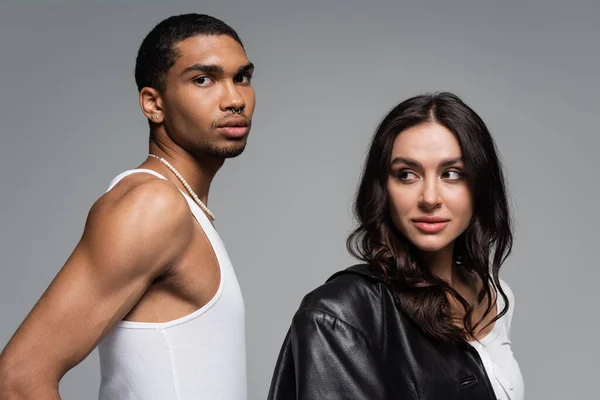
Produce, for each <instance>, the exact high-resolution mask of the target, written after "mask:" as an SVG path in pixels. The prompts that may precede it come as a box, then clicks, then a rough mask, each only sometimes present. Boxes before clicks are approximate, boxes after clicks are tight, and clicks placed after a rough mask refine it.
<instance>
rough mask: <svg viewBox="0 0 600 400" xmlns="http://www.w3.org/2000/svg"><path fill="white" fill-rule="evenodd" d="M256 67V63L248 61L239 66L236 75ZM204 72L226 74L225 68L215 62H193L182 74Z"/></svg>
mask: <svg viewBox="0 0 600 400" xmlns="http://www.w3.org/2000/svg"><path fill="white" fill-rule="evenodd" d="M253 69H254V64H252V63H248V64H246V65H242V66H241V67H239V68H238V70H237V73H236V75H240V74H244V73H248V72H251V71H252V70H253ZM192 71H194V72H203V73H206V74H211V73H212V74H224V73H225V70H224V69H223V67H221V66H220V65H214V64H193V65H190V66H189V67H187V68H186V69H184V70H183V72H182V73H181V75H185V74H187V73H188V72H192Z"/></svg>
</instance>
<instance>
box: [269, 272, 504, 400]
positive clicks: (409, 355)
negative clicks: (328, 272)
mask: <svg viewBox="0 0 600 400" xmlns="http://www.w3.org/2000/svg"><path fill="white" fill-rule="evenodd" d="M396 304H397V303H396V301H395V300H394V295H393V293H392V291H391V290H390V289H389V287H388V286H387V285H386V284H385V282H384V281H383V279H382V278H381V277H380V276H379V275H377V274H376V273H374V272H373V271H372V270H371V269H370V268H369V267H368V266H367V265H355V266H353V267H350V268H348V269H346V270H343V271H340V272H338V273H336V274H335V275H333V276H332V277H331V278H330V279H329V280H328V281H327V283H325V284H324V285H322V286H320V287H318V288H317V289H315V290H314V291H312V292H311V293H309V294H308V295H307V296H306V297H305V298H304V299H303V300H302V303H301V305H300V308H299V310H298V311H297V312H296V314H295V315H294V318H293V320H292V325H291V327H290V330H289V331H288V333H287V336H286V338H285V341H284V343H283V347H282V349H281V352H280V354H279V358H278V360H277V365H276V367H275V373H274V376H273V381H272V382H271V388H270V391H269V397H268V399H269V400H309V399H310V400H317V399H318V400H341V399H345V400H346V399H368V400H383V399H397V400H412V399H415V400H416V399H419V400H425V399H427V400H429V399H436V400H437V399H443V400H454V399H475V400H479V399H481V400H487V399H489V400H492V399H495V398H496V396H495V395H494V392H493V389H492V386H491V383H490V381H489V379H488V377H487V374H486V373H485V369H484V367H483V364H482V362H481V359H480V358H479V355H478V354H477V351H476V350H475V349H474V348H472V347H471V346H469V345H468V344H464V345H447V344H443V343H440V342H438V341H436V340H434V339H431V338H430V337H429V336H426V335H425V334H424V333H422V331H421V330H420V329H419V328H418V327H417V326H416V325H415V324H414V322H412V320H410V319H409V318H408V316H407V315H406V314H405V313H403V312H402V311H401V310H400V309H399V308H398V307H397V306H396Z"/></svg>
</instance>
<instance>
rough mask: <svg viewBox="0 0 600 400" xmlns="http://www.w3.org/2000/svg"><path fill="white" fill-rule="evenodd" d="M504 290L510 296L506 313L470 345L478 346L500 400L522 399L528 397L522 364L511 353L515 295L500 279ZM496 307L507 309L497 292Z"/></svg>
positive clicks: (486, 370) (477, 348)
mask: <svg viewBox="0 0 600 400" xmlns="http://www.w3.org/2000/svg"><path fill="white" fill-rule="evenodd" d="M500 284H501V285H502V289H503V290H504V293H506V296H507V297H508V310H507V312H506V314H504V315H503V316H502V318H500V319H499V320H497V321H496V323H495V324H494V327H493V328H492V331H491V332H490V333H488V334H487V335H486V336H485V337H484V338H483V339H481V340H479V341H472V342H470V344H471V345H472V346H473V347H475V349H476V350H477V352H478V353H479V356H480V357H481V361H482V362H483V366H484V367H485V372H486V373H487V375H488V378H490V382H491V383H492V387H493V388H494V393H495V394H496V398H497V399H498V400H523V399H524V398H525V385H524V383H523V375H522V374H521V369H520V368H519V364H518V363H517V360H516V359H515V356H514V355H513V352H512V345H511V342H510V325H511V322H512V317H513V312H514V309H515V296H514V294H513V292H512V290H511V289H510V287H509V286H508V285H507V284H506V283H505V282H504V281H502V280H501V281H500ZM496 294H497V296H496V298H497V301H496V303H497V308H498V310H502V309H503V308H504V299H503V298H502V296H500V295H499V293H498V291H496Z"/></svg>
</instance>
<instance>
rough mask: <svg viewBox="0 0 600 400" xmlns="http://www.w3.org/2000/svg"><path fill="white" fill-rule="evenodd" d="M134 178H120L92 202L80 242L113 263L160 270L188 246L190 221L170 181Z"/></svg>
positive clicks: (145, 175) (146, 177) (146, 175)
mask: <svg viewBox="0 0 600 400" xmlns="http://www.w3.org/2000/svg"><path fill="white" fill-rule="evenodd" d="M136 175H140V176H130V177H126V178H124V179H123V180H122V181H121V182H119V183H117V185H115V187H114V188H112V189H111V190H110V191H108V192H107V193H105V194H104V195H103V196H101V197H100V198H99V199H98V200H97V201H96V203H94V205H93V206H92V208H91V210H90V212H89V215H88V219H87V222H86V227H85V231H84V234H83V237H82V241H83V242H84V243H87V244H88V247H89V248H90V250H92V251H94V252H104V253H107V254H111V255H112V257H114V258H118V259H119V262H118V264H121V265H131V266H133V267H135V266H136V265H139V264H143V265H154V264H157V268H162V266H163V265H164V264H169V263H170V262H171V261H173V258H174V257H176V256H177V254H179V253H181V252H183V251H184V250H185V248H186V246H187V245H188V244H189V243H190V241H191V238H192V233H193V217H192V215H191V212H190V209H189V206H188V204H187V201H186V200H185V198H184V197H183V196H182V194H181V192H180V191H179V189H177V187H176V186H175V185H173V184H172V183H171V182H169V181H167V180H164V179H160V178H157V177H154V176H152V175H150V174H136ZM142 175H143V176H142ZM98 257H99V258H104V256H102V255H100V254H98Z"/></svg>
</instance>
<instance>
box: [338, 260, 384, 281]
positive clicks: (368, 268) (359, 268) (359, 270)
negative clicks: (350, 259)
mask: <svg viewBox="0 0 600 400" xmlns="http://www.w3.org/2000/svg"><path fill="white" fill-rule="evenodd" d="M343 274H358V275H362V276H364V277H367V278H369V279H372V280H375V281H379V282H383V283H387V281H386V279H385V276H384V275H383V273H382V272H379V271H378V270H377V269H376V268H375V267H373V266H372V265H370V264H355V265H352V266H351V267H348V268H346V269H343V270H341V271H338V272H336V273H335V274H333V275H332V276H331V277H329V279H327V282H329V281H330V280H332V279H334V278H336V277H338V276H340V275H343Z"/></svg>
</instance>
